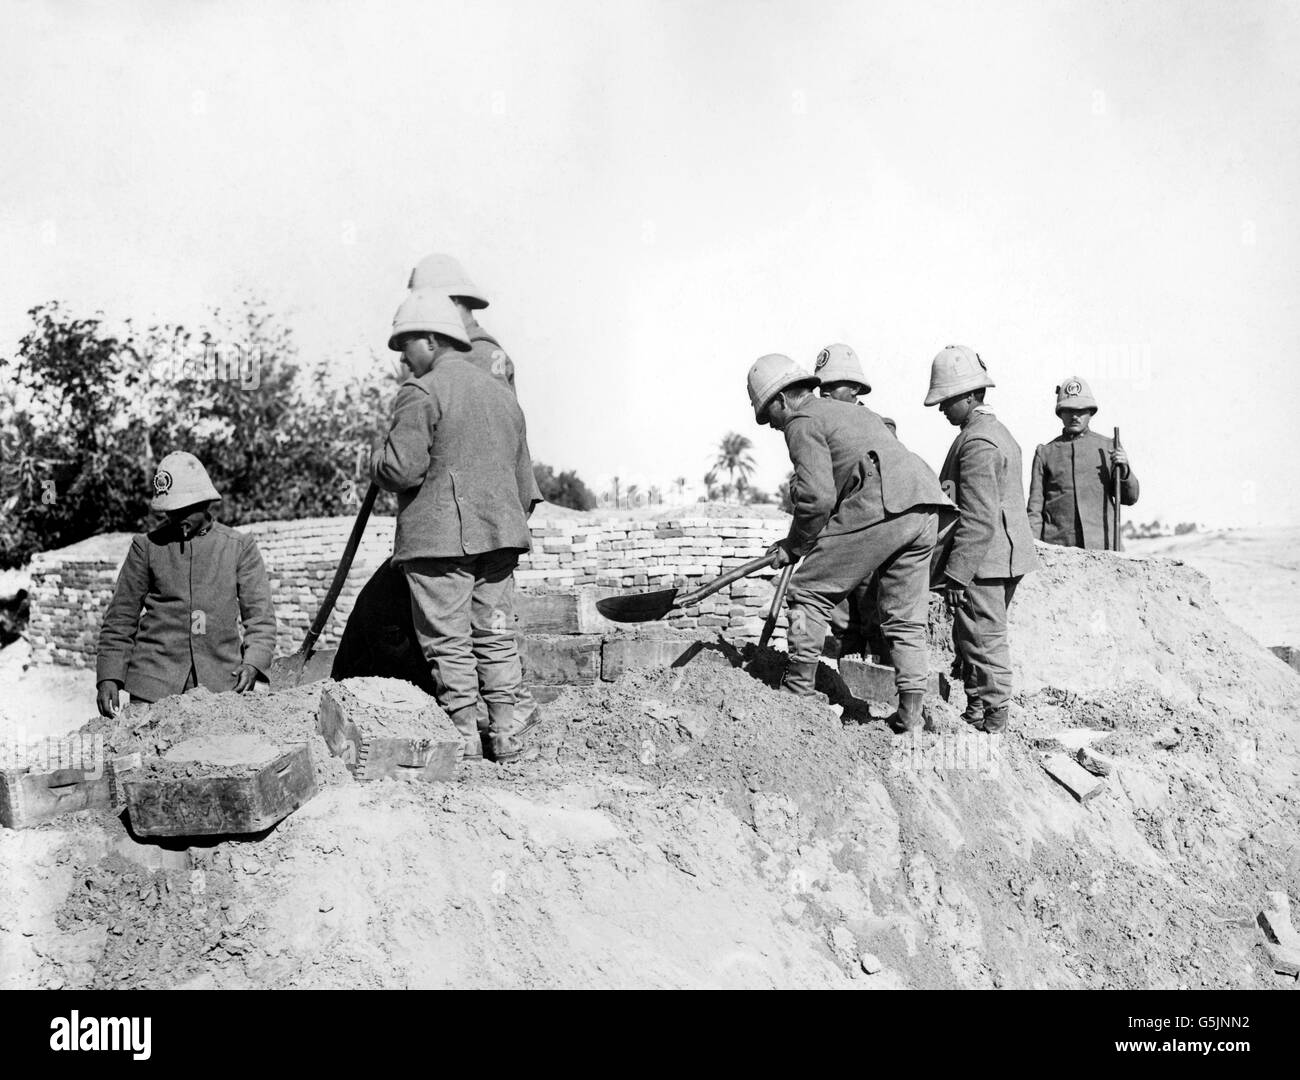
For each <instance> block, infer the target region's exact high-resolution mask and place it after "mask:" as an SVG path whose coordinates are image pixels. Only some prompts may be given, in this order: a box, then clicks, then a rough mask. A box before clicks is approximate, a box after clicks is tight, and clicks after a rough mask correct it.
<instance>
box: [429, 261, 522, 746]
mask: <svg viewBox="0 0 1300 1080" xmlns="http://www.w3.org/2000/svg"><path fill="white" fill-rule="evenodd" d="M407 288H409V289H411V290H413V291H414V290H418V289H431V290H433V291H434V292H439V293H443V294H444V295H445V296H447V297H449V298H450V299H451V301H452V303H454V304H455V305H456V310H457V311H459V312H460V317H461V320H462V321H463V322H464V324H465V330H466V331H467V332H468V334H469V343H470V350H469V355H468V356H466V357H465V359H466V360H468V361H469V362H470V363H471V364H474V365H475V366H476V367H478V368H481V369H482V370H483V371H486V372H487V373H488V374H489V375H493V376H495V377H496V378H498V379H500V380H501V381H502V382H504V383H505V384H506V385H507V386H508V387H510V392H511V393H512V394H517V391H516V390H515V365H514V361H512V360H511V359H510V357H509V356H507V355H506V351H505V349H503V348H502V347H501V343H500V342H499V341H497V339H496V338H495V337H493V336H492V335H491V334H489V333H488V332H487V331H486V330H484V329H483V327H482V326H480V325H479V322H478V320H477V319H476V318H475V317H474V312H475V311H477V310H478V309H480V308H485V307H487V306H488V299H487V296H486V295H485V294H484V292H483V290H482V289H480V288H479V287H478V286H477V285H475V284H474V282H472V281H471V280H470V278H469V275H468V274H466V273H465V268H464V267H463V266H461V265H460V263H459V261H457V260H456V259H455V258H453V257H452V256H450V255H426V256H425V257H424V258H423V259H421V260H420V261H419V263H418V264H417V265H416V267H415V269H414V270H412V271H411V279H410V281H409V282H408V284H407ZM532 497H533V499H534V500H535V501H536V502H541V501H542V493H541V491H540V490H538V489H537V487H536V484H535V483H534V487H533V492H532ZM516 629H517V628H516ZM516 704H517V705H518V708H519V715H520V717H521V722H522V725H523V729H524V730H527V729H528V728H531V727H533V726H534V725H536V724H538V723H540V722H541V720H542V707H541V705H540V704H538V702H537V700H536V699H535V698H534V697H533V695H532V693H531V692H530V691H529V689H528V687H527V686H525V685H523V684H522V683H521V684H520V690H519V701H518V702H517V703H516ZM480 719H482V720H483V721H484V722H486V718H485V717H480Z"/></svg>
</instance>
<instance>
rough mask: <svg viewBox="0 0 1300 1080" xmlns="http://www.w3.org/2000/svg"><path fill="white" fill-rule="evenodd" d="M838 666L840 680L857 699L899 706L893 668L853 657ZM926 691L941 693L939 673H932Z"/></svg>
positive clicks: (841, 660) (841, 658) (845, 659)
mask: <svg viewBox="0 0 1300 1080" xmlns="http://www.w3.org/2000/svg"><path fill="white" fill-rule="evenodd" d="M837 665H838V669H839V673H840V678H841V679H843V680H844V685H845V686H846V687H847V688H848V691H849V693H850V694H852V695H853V696H854V697H855V698H858V699H860V700H862V701H874V702H876V703H877V704H880V705H897V704H898V689H897V687H896V686H895V683H894V677H895V674H896V673H895V671H894V669H893V668H891V667H886V666H885V665H884V664H877V663H875V662H874V661H871V660H859V659H858V658H856V657H851V656H842V657H840V658H839V660H838V661H837ZM925 689H926V693H927V694H938V693H939V692H940V684H939V673H938V672H936V671H932V672H930V678H929V680H928V682H927V684H926V688H925Z"/></svg>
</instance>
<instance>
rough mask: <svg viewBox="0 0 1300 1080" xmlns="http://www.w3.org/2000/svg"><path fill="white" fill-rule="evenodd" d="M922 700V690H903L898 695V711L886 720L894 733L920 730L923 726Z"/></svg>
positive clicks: (923, 694) (923, 697)
mask: <svg viewBox="0 0 1300 1080" xmlns="http://www.w3.org/2000/svg"><path fill="white" fill-rule="evenodd" d="M924 700H925V691H924V690H904V691H902V692H901V693H900V694H899V695H898V711H897V712H896V713H894V715H893V716H891V717H890V718H889V721H888V723H889V726H890V727H891V728H893V730H894V732H895V733H896V734H899V735H903V734H905V733H907V732H909V731H920V730H921V728H923V727H925V717H924V715H922V712H921V702H922V701H924Z"/></svg>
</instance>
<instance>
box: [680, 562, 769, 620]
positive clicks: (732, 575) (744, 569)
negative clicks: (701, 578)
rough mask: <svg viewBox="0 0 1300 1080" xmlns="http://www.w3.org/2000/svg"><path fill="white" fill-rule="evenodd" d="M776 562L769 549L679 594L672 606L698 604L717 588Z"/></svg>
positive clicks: (722, 587) (681, 606)
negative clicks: (713, 578)
mask: <svg viewBox="0 0 1300 1080" xmlns="http://www.w3.org/2000/svg"><path fill="white" fill-rule="evenodd" d="M774 562H776V552H775V551H769V552H768V553H767V554H766V555H764V556H763V557H762V558H761V559H753V560H751V561H750V562H747V563H745V564H744V565H743V566H737V567H736V568H735V569H734V570H728V571H727V572H726V573H725V574H723V575H722V577H720V578H717V579H716V580H714V581H710V582H709V583H708V584H707V585H705V586H703V587H702V588H699V589H696V590H695V591H694V592H693V593H687V594H686V595H685V596H679V597H678V598H677V599H676V600H675V601H673V607H679V608H683V607H690V606H691V605H692V604H698V603H699V602H700V601H701V600H703V599H705V598H706V597H709V596H712V595H713V594H714V593H715V592H717V591H718V590H719V589H725V588H726V587H727V586H728V585H730V584H731V583H732V582H733V581H739V580H740V579H741V578H743V577H749V575H750V574H756V573H758V571H760V570H762V569H763V568H764V567H768V566H771V565H772V564H773V563H774Z"/></svg>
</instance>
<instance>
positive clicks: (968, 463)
mask: <svg viewBox="0 0 1300 1080" xmlns="http://www.w3.org/2000/svg"><path fill="white" fill-rule="evenodd" d="M993 385H994V383H993V380H992V379H991V378H990V377H989V373H988V368H987V367H985V365H984V361H983V360H981V359H980V358H979V355H978V354H977V353H975V352H974V351H973V350H972V349H968V348H966V346H964V345H949V346H947V347H946V348H945V349H944V350H943V351H942V352H940V353H939V355H938V356H936V357H935V358H934V364H933V365H932V367H931V370H930V392H929V393H928V394H927V395H926V398H925V404H926V405H938V406H939V411H940V412H941V413H943V415H944V416H945V417H947V419H948V422H949V423H950V424H954V425H956V426H957V427H960V428H961V433H960V434H959V435H958V436H957V437H956V438H955V439H954V440H953V443H952V447H951V449H949V451H948V457H947V460H946V461H944V463H943V470H942V471H941V472H940V473H939V480H940V482H941V483H942V484H943V485H944V490H945V491H948V492H949V494H951V495H952V497H953V499H954V501H955V502H956V503H957V508H958V509H959V510H960V511H961V517H960V518H959V519H958V521H957V524H956V526H955V527H954V529H953V531H952V535H951V537H950V538H949V540H948V541H947V544H948V547H947V551H946V553H945V556H944V559H943V563H942V565H943V573H944V581H945V590H946V597H945V599H946V601H947V605H948V609H949V611H951V612H952V640H953V647H954V649H955V650H956V653H957V662H958V666H959V668H960V670H961V673H962V678H963V681H964V682H965V685H966V700H967V704H966V714H965V719H966V721H967V723H969V724H972V725H973V726H976V727H977V728H978V729H979V730H981V731H986V732H988V733H989V734H997V733H998V732H1001V731H1004V730H1006V726H1007V714H1008V711H1009V709H1008V702H1009V701H1010V700H1011V644H1010V640H1009V636H1008V632H1007V610H1008V608H1010V607H1011V600H1012V598H1013V597H1014V596H1015V592H1016V586H1018V585H1019V584H1020V579H1021V578H1022V577H1023V576H1024V575H1025V574H1027V573H1029V572H1030V571H1031V570H1035V569H1037V568H1038V555H1037V553H1036V552H1035V551H1034V538H1033V536H1032V535H1031V534H1030V531H1029V519H1028V517H1027V516H1026V514H1025V494H1024V484H1023V481H1022V480H1021V475H1020V467H1021V460H1020V446H1019V445H1018V444H1017V443H1016V440H1015V439H1013V438H1012V437H1011V432H1009V431H1008V430H1007V429H1006V428H1005V427H1004V426H1003V425H1002V423H1001V421H999V420H998V418H997V417H996V416H994V415H993V410H992V409H990V408H989V407H988V406H987V405H985V404H984V390H985V388H986V387H990V386H993Z"/></svg>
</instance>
